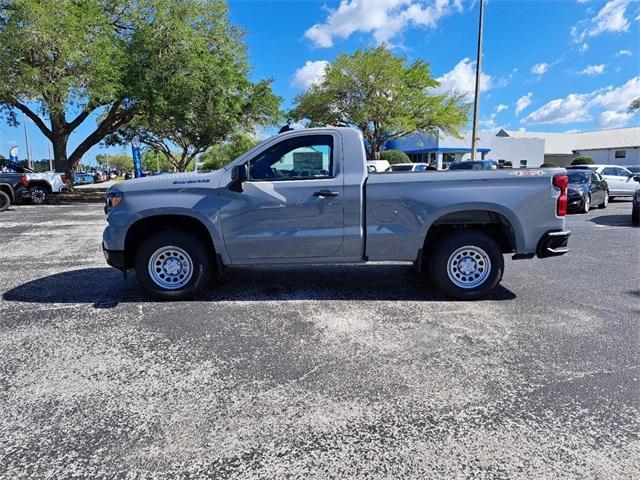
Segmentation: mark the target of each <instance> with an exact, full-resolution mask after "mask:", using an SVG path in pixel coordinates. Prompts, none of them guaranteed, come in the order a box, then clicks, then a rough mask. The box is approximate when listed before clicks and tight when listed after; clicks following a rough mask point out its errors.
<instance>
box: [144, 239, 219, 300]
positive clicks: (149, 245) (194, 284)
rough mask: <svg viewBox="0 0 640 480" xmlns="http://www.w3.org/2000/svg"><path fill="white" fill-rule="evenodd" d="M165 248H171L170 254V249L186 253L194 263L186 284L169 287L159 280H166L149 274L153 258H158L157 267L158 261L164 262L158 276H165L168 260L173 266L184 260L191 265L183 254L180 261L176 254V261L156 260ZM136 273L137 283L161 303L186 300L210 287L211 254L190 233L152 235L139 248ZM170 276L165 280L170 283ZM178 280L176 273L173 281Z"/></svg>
mask: <svg viewBox="0 0 640 480" xmlns="http://www.w3.org/2000/svg"><path fill="white" fill-rule="evenodd" d="M166 249H169V253H171V249H173V250H176V251H182V252H184V253H186V255H187V257H188V260H190V261H191V277H190V279H188V281H186V280H185V281H186V283H185V284H184V285H183V286H180V287H179V288H175V287H171V288H167V287H164V286H163V285H160V284H159V283H157V281H163V280H162V279H158V280H157V281H156V280H154V278H153V277H152V276H151V273H150V272H149V263H150V262H152V261H153V259H154V258H156V260H155V263H157V264H158V265H159V262H161V261H164V264H163V266H162V267H156V269H157V272H158V273H157V274H156V275H159V276H162V274H163V273H164V272H165V271H166V264H167V262H168V261H169V260H174V264H175V261H177V262H178V264H183V261H186V262H187V263H188V260H187V259H185V258H182V256H181V254H180V258H177V256H176V254H175V252H174V253H173V256H174V257H175V258H172V255H171V254H167V256H166V257H164V258H162V256H161V257H157V254H158V252H160V251H163V250H166ZM185 266H186V265H185ZM179 268H182V267H179ZM162 269H164V270H162ZM135 270H136V277H137V278H138V282H139V283H140V285H141V286H142V288H143V289H144V290H145V291H146V292H147V293H149V294H150V295H151V296H153V297H155V298H158V299H161V300H184V299H186V298H190V297H193V296H194V295H195V294H196V293H198V292H199V291H200V290H202V289H203V288H204V287H206V286H207V285H208V284H209V280H210V279H211V260H210V257H209V252H207V250H206V248H205V247H204V246H203V245H202V243H201V242H200V241H199V240H198V239H197V238H195V237H193V236H192V235H190V234H188V233H184V232H178V231H171V230H167V231H163V232H159V233H156V234H154V235H152V236H150V237H149V238H148V239H146V240H145V241H144V242H143V243H142V245H140V248H138V252H137V253H136V258H135ZM178 275H179V273H178ZM169 277H170V274H167V279H166V280H164V281H169V280H170V278H169ZM175 277H176V274H174V275H173V278H175ZM156 278H157V277H156ZM177 281H179V282H181V281H182V279H177Z"/></svg>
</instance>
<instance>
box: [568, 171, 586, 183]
mask: <svg viewBox="0 0 640 480" xmlns="http://www.w3.org/2000/svg"><path fill="white" fill-rule="evenodd" d="M589 175H591V173H590V172H569V173H568V176H569V183H587V182H588V181H589Z"/></svg>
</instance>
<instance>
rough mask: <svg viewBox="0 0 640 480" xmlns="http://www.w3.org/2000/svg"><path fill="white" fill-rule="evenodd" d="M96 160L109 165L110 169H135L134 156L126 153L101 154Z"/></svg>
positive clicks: (102, 164)
mask: <svg viewBox="0 0 640 480" xmlns="http://www.w3.org/2000/svg"><path fill="white" fill-rule="evenodd" d="M96 162H98V164H99V165H101V166H105V168H106V166H108V167H109V168H110V169H116V170H120V171H123V170H126V171H131V170H133V158H132V157H131V155H127V154H126V153H116V154H112V155H106V154H100V155H96Z"/></svg>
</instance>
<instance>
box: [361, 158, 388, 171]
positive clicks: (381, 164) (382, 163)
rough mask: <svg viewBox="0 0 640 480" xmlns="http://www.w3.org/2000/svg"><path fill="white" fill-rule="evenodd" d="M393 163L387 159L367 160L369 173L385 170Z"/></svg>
mask: <svg viewBox="0 0 640 480" xmlns="http://www.w3.org/2000/svg"><path fill="white" fill-rule="evenodd" d="M390 166H391V164H390V163H389V162H388V161H386V160H367V169H368V171H369V173H379V172H384V171H386V170H387V168H389V167H390Z"/></svg>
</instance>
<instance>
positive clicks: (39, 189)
mask: <svg viewBox="0 0 640 480" xmlns="http://www.w3.org/2000/svg"><path fill="white" fill-rule="evenodd" d="M48 199H49V191H48V190H47V189H46V187H43V186H41V185H34V186H33V187H30V188H29V202H30V203H32V204H34V205H43V204H45V203H47V200H48Z"/></svg>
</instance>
